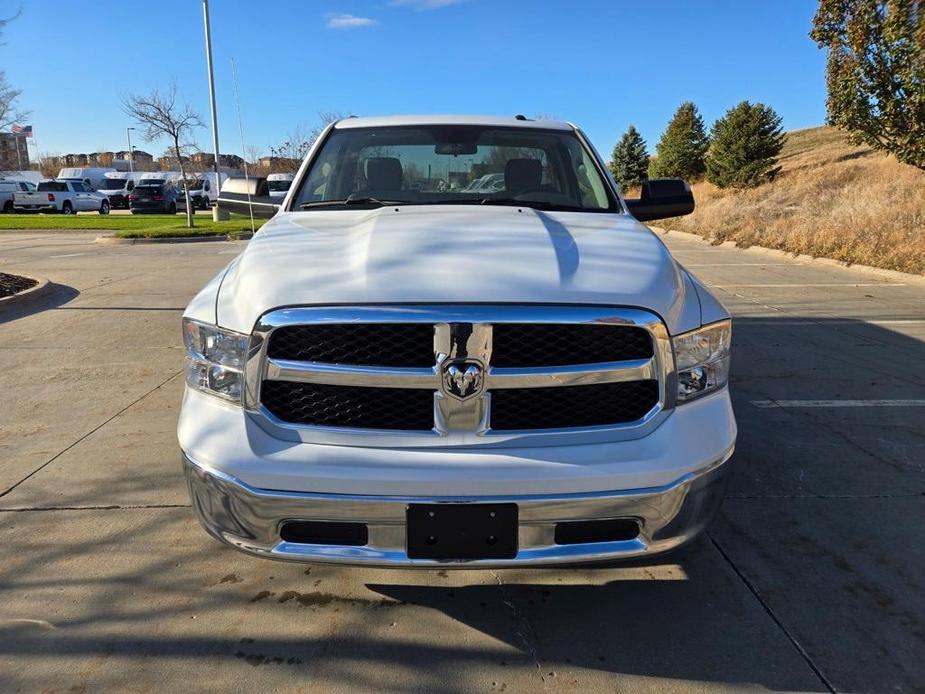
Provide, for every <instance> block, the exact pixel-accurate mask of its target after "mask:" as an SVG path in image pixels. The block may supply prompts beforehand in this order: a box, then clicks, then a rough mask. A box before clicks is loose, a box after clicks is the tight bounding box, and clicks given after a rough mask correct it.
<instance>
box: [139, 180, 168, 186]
mask: <svg viewBox="0 0 925 694" xmlns="http://www.w3.org/2000/svg"><path fill="white" fill-rule="evenodd" d="M165 181H166V179H163V178H146V179H144V180H143V181H141V182H139V184H138V185H140V186H162V185H164V182H165Z"/></svg>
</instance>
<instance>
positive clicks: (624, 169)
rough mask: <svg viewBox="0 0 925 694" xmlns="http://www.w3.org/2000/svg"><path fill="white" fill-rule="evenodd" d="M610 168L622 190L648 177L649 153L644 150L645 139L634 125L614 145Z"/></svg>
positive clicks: (636, 184)
mask: <svg viewBox="0 0 925 694" xmlns="http://www.w3.org/2000/svg"><path fill="white" fill-rule="evenodd" d="M610 170H611V172H613V177H614V178H615V179H616V181H617V183H619V184H620V187H621V188H622V189H624V190H626V189H627V188H631V187H633V186H638V185H639V184H640V183H641V182H642V181H644V180H645V179H646V178H647V177H648V171H649V153H648V152H647V151H646V141H645V140H643V139H642V135H640V134H639V131H638V130H636V127H635V126H633V125H630V127H629V129H628V130H627V131H626V132H625V133H624V134H623V137H621V138H620V141H619V142H618V143H617V144H616V145H615V146H614V148H613V160H612V161H611V162H610Z"/></svg>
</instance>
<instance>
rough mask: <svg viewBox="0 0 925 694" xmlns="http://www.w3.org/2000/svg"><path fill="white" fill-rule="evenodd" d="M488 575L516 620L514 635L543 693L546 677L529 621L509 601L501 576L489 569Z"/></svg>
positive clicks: (545, 689)
mask: <svg viewBox="0 0 925 694" xmlns="http://www.w3.org/2000/svg"><path fill="white" fill-rule="evenodd" d="M488 573H489V574H491V575H492V576H493V577H494V579H495V581H496V582H497V584H498V588H499V589H500V590H501V601H502V602H503V603H504V604H505V605H507V607H508V609H509V610H510V611H511V613H512V614H513V615H514V618H515V619H516V620H517V623H518V628H517V629H516V630H515V631H514V633H515V634H516V635H517V636H518V637H519V638H520V640H521V641H522V642H523V644H524V648H525V649H526V651H527V655H529V656H530V659H531V660H533V665H534V666H535V667H536V672H537V674H538V675H539V676H540V680H541V681H542V682H543V691H547V684H548V683H547V682H546V677H545V676H544V675H543V664H542V663H540V658H539V655H538V654H537V652H536V638H535V635H534V632H533V627H532V625H531V624H530V620H528V619H527V617H526V616H525V615H523V614H521V612H520V610H518V609H517V605H515V604H514V601H513V600H512V599H510V596H509V595H508V593H507V590H506V589H505V586H504V583H503V582H502V581H501V576H499V575H498V572H497V571H495V570H494V569H489V570H488Z"/></svg>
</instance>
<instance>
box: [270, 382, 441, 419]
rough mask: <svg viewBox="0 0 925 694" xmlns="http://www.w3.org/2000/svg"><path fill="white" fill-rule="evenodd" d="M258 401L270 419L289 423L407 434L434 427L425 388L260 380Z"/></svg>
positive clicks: (430, 393)
mask: <svg viewBox="0 0 925 694" xmlns="http://www.w3.org/2000/svg"><path fill="white" fill-rule="evenodd" d="M260 399H261V401H262V402H263V405H264V407H266V408H267V409H268V410H269V411H270V412H271V413H272V414H273V415H274V416H276V417H278V418H279V419H281V420H283V421H284V422H291V423H293V424H312V425H316V426H330V427H357V428H362V429H401V430H408V431H429V430H431V429H433V427H434V394H433V391H431V390H425V389H417V388H363V387H357V386H330V385H320V384H317V383H293V382H291V381H264V382H263V386H262V388H261V394H260Z"/></svg>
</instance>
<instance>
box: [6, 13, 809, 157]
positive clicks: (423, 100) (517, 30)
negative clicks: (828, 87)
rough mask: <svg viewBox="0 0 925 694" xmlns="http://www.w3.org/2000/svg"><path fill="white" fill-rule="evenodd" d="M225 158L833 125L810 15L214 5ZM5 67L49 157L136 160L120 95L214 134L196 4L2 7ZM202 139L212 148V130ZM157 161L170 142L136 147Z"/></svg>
mask: <svg viewBox="0 0 925 694" xmlns="http://www.w3.org/2000/svg"><path fill="white" fill-rule="evenodd" d="M210 4H211V13H212V33H213V49H214V58H215V71H216V90H217V94H218V110H219V132H220V135H221V148H222V150H223V151H226V152H238V153H240V152H241V149H242V148H241V138H240V134H239V131H238V124H237V119H236V114H235V110H234V94H233V85H232V79H231V58H232V57H233V58H234V60H235V62H236V64H237V70H238V79H239V87H240V92H241V102H242V103H241V108H242V118H243V121H244V129H245V135H246V141H247V144H249V145H256V146H257V147H258V148H259V149H260V150H262V151H263V152H264V153H267V152H268V150H269V147H270V146H271V145H273V144H276V143H278V142H280V141H281V140H283V139H285V135H286V133H287V132H290V131H291V130H292V129H293V128H294V127H296V126H298V125H301V126H303V127H305V128H306V129H307V128H310V127H311V126H312V125H314V124H315V122H316V121H317V112H318V111H322V110H336V111H342V112H345V113H354V114H357V115H379V114H390V113H478V114H491V115H513V114H515V113H524V114H527V115H528V116H532V115H535V114H547V115H552V116H555V117H558V118H561V119H563V120H571V121H573V122H575V123H577V124H579V125H580V126H581V127H582V128H583V129H584V130H585V131H586V132H587V133H588V134H589V136H590V137H591V139H592V141H593V142H594V144H595V145H596V146H597V147H598V149H599V150H601V152H602V153H603V154H605V156H609V153H610V150H611V148H612V147H613V144H614V142H615V141H616V139H617V138H618V137H619V136H620V134H621V133H622V132H623V131H624V130H625V129H626V127H627V126H628V125H629V124H630V123H634V124H635V125H636V127H637V128H639V130H640V131H641V132H642V134H643V136H644V137H645V138H646V139H647V140H648V142H649V147H650V149H652V150H654V147H655V143H656V141H657V139H658V136H659V134H660V133H661V131H662V129H663V128H664V126H665V124H666V122H667V121H668V119H669V118H670V117H671V115H672V113H673V112H674V110H675V108H676V107H677V106H678V104H679V103H680V102H682V101H684V100H693V101H694V102H695V103H696V104H697V105H698V106H699V107H700V109H701V111H702V113H703V115H704V117H705V119H706V121H707V124H708V126H709V124H710V123H711V122H712V121H713V120H714V119H716V118H717V117H719V116H720V115H722V113H723V112H724V111H725V110H726V109H728V108H729V107H731V106H732V105H734V104H735V103H737V102H738V101H740V100H742V99H748V100H751V101H763V102H765V103H767V104H769V105H771V106H773V107H774V108H775V109H776V110H777V111H778V112H779V113H780V114H781V115H782V116H783V119H784V126H785V128H786V129H788V130H789V129H797V128H804V127H810V126H814V125H820V124H822V123H823V121H824V118H825V88H824V54H823V53H822V52H821V51H819V50H818V49H817V48H816V46H815V44H813V42H812V41H811V40H810V39H809V37H808V36H807V33H808V31H809V28H810V23H811V20H812V16H813V13H814V11H815V5H816V3H815V2H812V1H811V0H775V1H774V2H759V1H757V0H746V1H745V2H743V1H742V0H738V1H731V0H698V1H697V2H692V1H690V0H687V1H685V0H665V1H663V2H657V3H656V2H647V1H646V0H634V1H633V2H628V1H624V0H609V1H607V0H602V1H597V0H595V1H593V2H592V1H590V0H589V1H582V0H576V1H573V2H568V3H565V2H558V1H556V2H536V1H534V2H526V1H522V0H510V1H506V0H456V1H455V2H454V1H453V0H391V1H390V0H356V1H352V2H334V1H333V0H332V1H323V0H295V1H289V0H272V1H265V2H243V1H240V0H212V1H211V3H210ZM20 6H22V16H21V17H20V18H19V19H17V20H16V21H14V22H12V23H11V24H9V25H8V26H7V30H6V34H5V37H4V40H5V43H6V45H4V46H0V66H2V69H4V70H6V73H7V78H8V79H9V80H10V81H11V82H12V83H13V84H14V85H16V86H17V87H19V88H21V89H22V90H23V96H22V105H23V106H24V107H27V108H29V109H31V110H32V112H33V115H32V118H31V120H30V122H31V123H32V124H33V125H34V127H35V133H36V143H37V146H38V147H37V148H38V150H39V151H45V152H56V153H66V152H88V151H95V150H101V149H109V150H117V149H124V148H125V127H126V126H127V125H130V124H131V123H130V121H129V120H128V119H127V118H126V117H125V116H124V115H123V114H122V113H121V111H120V108H119V104H120V97H121V96H123V95H125V94H127V93H133V92H137V93H144V92H147V91H149V90H150V89H151V88H153V87H156V86H161V87H163V86H166V85H169V84H170V82H171V81H175V82H176V83H177V86H178V90H179V92H180V93H181V94H182V95H184V96H185V97H186V99H187V100H188V101H189V102H190V103H191V104H192V105H193V106H194V107H195V108H196V109H198V110H199V112H200V113H201V114H202V116H203V119H204V121H205V122H206V123H207V124H208V122H209V120H208V119H209V102H208V91H207V89H208V84H207V76H206V67H205V54H204V47H203V44H204V41H203V28H202V10H201V2H199V1H198V0H157V1H156V2H137V1H136V0H121V1H119V2H114V1H110V0H94V2H92V3H91V2H57V1H56V2H49V1H48V0H23V2H16V1H11V0H0V16H8V15H10V14H13V13H15V11H16V10H17V8H19V7H20ZM196 140H197V141H198V143H199V144H200V146H202V147H203V148H204V149H209V150H211V145H210V144H209V143H210V142H211V132H210V130H209V129H208V127H206V128H202V129H200V130H199V131H198V132H197V135H196ZM133 144H135V145H136V146H139V147H141V148H143V149H146V150H147V151H150V152H152V153H154V154H159V153H161V152H162V151H163V149H164V148H165V146H166V142H158V143H155V144H145V143H141V142H136V141H133Z"/></svg>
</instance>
